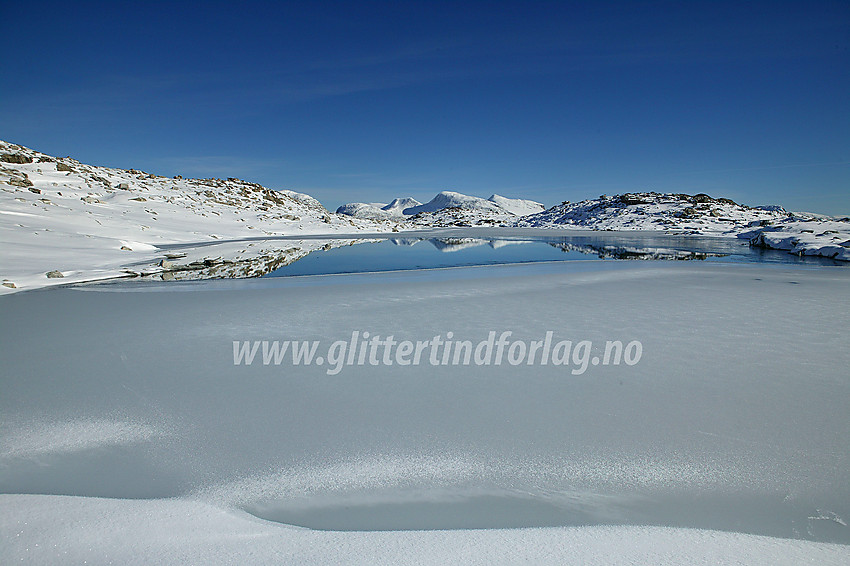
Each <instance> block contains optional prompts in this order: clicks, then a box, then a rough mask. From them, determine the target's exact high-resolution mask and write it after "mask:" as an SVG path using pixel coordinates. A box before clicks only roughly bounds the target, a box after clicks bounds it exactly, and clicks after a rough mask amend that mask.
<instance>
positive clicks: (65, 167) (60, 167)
mask: <svg viewBox="0 0 850 566" xmlns="http://www.w3.org/2000/svg"><path fill="white" fill-rule="evenodd" d="M56 170H57V171H73V170H74V168H73V167H71V166H70V165H66V164H65V163H62V162H61V161H57V162H56Z"/></svg>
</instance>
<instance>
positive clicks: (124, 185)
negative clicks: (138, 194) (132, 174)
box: [118, 183, 130, 191]
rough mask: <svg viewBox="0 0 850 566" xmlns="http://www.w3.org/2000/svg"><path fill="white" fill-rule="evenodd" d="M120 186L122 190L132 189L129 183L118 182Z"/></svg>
mask: <svg viewBox="0 0 850 566" xmlns="http://www.w3.org/2000/svg"><path fill="white" fill-rule="evenodd" d="M118 188H119V189H121V190H122V191H129V190H130V184H129V183H118Z"/></svg>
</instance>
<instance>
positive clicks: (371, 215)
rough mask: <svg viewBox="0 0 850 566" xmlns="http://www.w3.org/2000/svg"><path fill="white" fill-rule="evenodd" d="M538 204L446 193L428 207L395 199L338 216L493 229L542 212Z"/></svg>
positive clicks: (356, 206) (344, 209)
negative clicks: (494, 226) (385, 203)
mask: <svg viewBox="0 0 850 566" xmlns="http://www.w3.org/2000/svg"><path fill="white" fill-rule="evenodd" d="M544 208H545V207H544V206H543V205H542V204H540V203H539V202H534V201H531V200H523V199H511V198H506V197H503V196H500V195H495V194H494V195H492V196H491V197H490V198H487V199H484V198H481V197H476V196H470V195H465V194H462V193H458V192H454V191H443V192H441V193H439V194H437V196H435V197H434V198H433V199H431V200H430V201H428V202H427V203H425V204H421V203H419V202H418V201H416V200H415V199H412V198H404V199H398V198H397V199H395V200H393V201H392V202H391V203H390V204H387V205H383V204H380V203H378V204H367V203H359V202H355V203H349V204H345V205H343V206H341V207H339V208H338V209H337V213H339V214H346V215H349V216H354V217H357V218H363V219H369V220H390V221H396V222H405V223H407V224H409V225H413V226H415V227H427V226H431V227H442V226H493V225H502V224H506V223H512V222H513V221H514V220H516V218H517V217H518V216H524V215H526V214H532V213H535V212H541V211H543V210H544Z"/></svg>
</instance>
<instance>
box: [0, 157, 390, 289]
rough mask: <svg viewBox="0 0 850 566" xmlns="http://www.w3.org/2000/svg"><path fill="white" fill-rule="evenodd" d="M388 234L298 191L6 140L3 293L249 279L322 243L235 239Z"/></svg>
mask: <svg viewBox="0 0 850 566" xmlns="http://www.w3.org/2000/svg"><path fill="white" fill-rule="evenodd" d="M388 229H389V228H388V227H387V226H384V225H380V224H375V223H372V222H367V221H363V220H360V219H355V218H351V217H345V216H339V215H336V214H331V213H329V212H328V211H327V210H325V208H324V207H323V206H322V205H321V204H320V203H319V202H318V201H317V200H316V199H314V198H312V197H311V196H309V195H305V194H301V193H297V192H293V191H285V190H280V191H274V190H271V189H268V188H266V187H263V186H260V185H258V184H256V183H250V182H247V181H242V180H239V179H234V178H230V179H182V178H179V177H178V178H173V179H172V178H167V177H161V176H158V175H153V174H149V173H145V172H143V171H137V170H135V169H128V170H123V169H113V168H107V167H95V166H92V165H86V164H83V163H80V162H79V161H76V160H74V159H71V158H69V157H66V158H55V157H52V156H49V155H46V154H43V153H40V152H38V151H34V150H32V149H28V148H25V147H22V146H19V145H15V144H11V143H7V142H0V241H2V242H3V245H2V247H0V280H2V287H0V292H12V291H13V290H15V289H27V288H35V287H42V286H46V285H52V284H58V283H65V282H73V281H88V280H93V279H102V278H110V277H116V276H122V275H123V276H128V275H133V274H139V273H148V274H150V273H166V274H170V275H166V277H179V276H180V273H181V272H185V271H196V272H198V273H201V272H203V270H206V274H209V275H211V276H220V277H232V276H253V275H259V274H262V273H263V272H265V270H267V269H271V268H273V267H274V266H277V265H281V264H285V263H289V262H291V261H294V259H297V258H298V257H301V256H302V255H305V254H306V253H308V252H309V251H310V246H315V245H317V244H307V243H299V242H298V241H277V242H275V241H268V240H266V241H257V242H251V243H246V242H244V241H242V242H236V243H232V242H229V241H231V240H244V239H246V238H258V239H262V238H263V237H279V236H292V235H296V236H297V235H307V234H319V233H321V234H343V233H352V232H358V231H363V230H369V231H384V230H388ZM347 241H350V240H345V242H347ZM213 243H217V245H210V244H213ZM340 243H344V242H343V241H340V242H327V244H330V245H339V244H340ZM191 244H203V245H198V246H192V245H191ZM320 245H322V246H323V245H326V243H322V244H320ZM175 246H178V247H179V246H182V248H180V249H179V250H175V249H173V248H174V247H175Z"/></svg>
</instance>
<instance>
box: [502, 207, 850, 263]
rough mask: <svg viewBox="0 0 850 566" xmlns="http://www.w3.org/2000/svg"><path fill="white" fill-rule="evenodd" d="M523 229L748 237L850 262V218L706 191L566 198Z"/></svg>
mask: <svg viewBox="0 0 850 566" xmlns="http://www.w3.org/2000/svg"><path fill="white" fill-rule="evenodd" d="M515 225H516V226H518V227H535V228H583V229H591V230H645V231H664V232H667V233H672V234H697V235H716V236H731V237H738V238H747V239H749V240H750V241H751V243H752V244H753V245H757V246H762V247H766V248H772V249H781V250H787V251H791V252H793V253H797V254H800V255H814V256H823V257H830V258H833V259H838V260H844V261H850V220H848V219H847V218H844V219H834V218H830V217H827V216H819V215H814V214H808V213H792V212H788V211H786V210H785V209H784V208H782V207H781V206H776V205H772V206H759V207H750V206H746V205H742V204H738V203H736V202H734V201H732V200H730V199H726V198H713V197H710V196H708V195H705V194H698V195H686V194H674V193H653V192H651V193H628V194H622V195H616V196H605V195H603V196H601V197H599V198H596V199H589V200H583V201H581V202H576V203H570V202H563V203H561V204H559V205H556V206H553V207H552V208H550V209H548V210H545V211H543V212H540V213H537V214H532V215H528V216H524V217H522V218H520V219H518V220H517V222H516V224H515Z"/></svg>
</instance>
